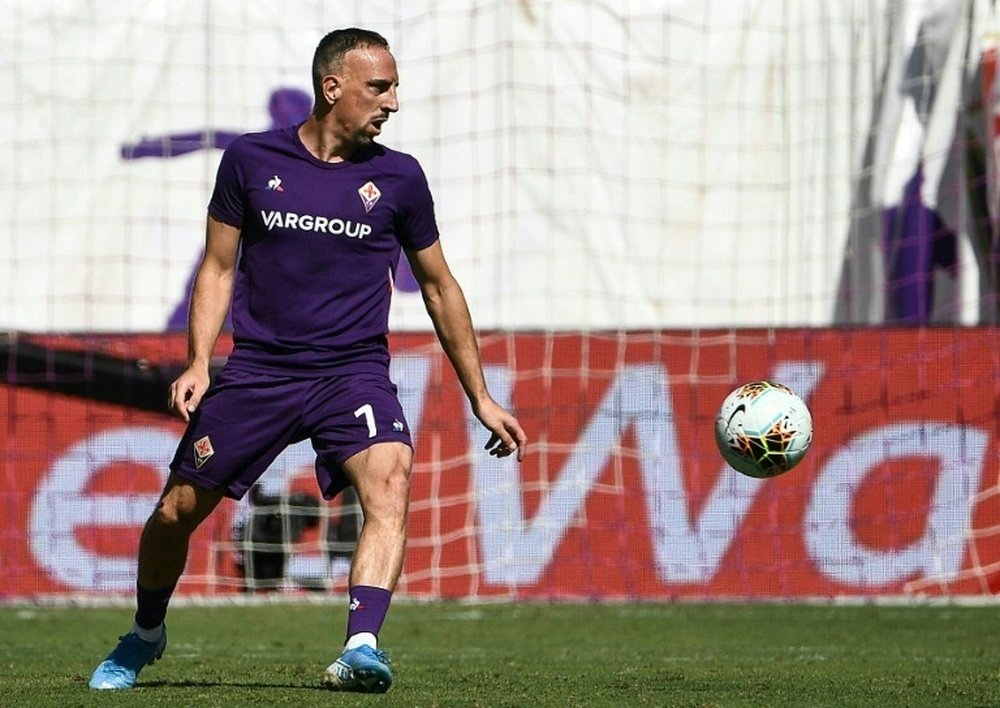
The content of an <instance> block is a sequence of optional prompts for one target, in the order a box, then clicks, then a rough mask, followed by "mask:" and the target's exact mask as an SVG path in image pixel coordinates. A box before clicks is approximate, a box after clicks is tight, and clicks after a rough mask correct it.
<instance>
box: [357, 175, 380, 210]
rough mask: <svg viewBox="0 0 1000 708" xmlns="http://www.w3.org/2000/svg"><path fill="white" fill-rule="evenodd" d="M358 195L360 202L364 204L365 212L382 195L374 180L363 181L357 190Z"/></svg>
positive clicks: (370, 208)
mask: <svg viewBox="0 0 1000 708" xmlns="http://www.w3.org/2000/svg"><path fill="white" fill-rule="evenodd" d="M358 195H359V196H360V197H361V203H362V204H364V205H365V213H366V214H367V213H368V212H370V211H371V210H372V208H373V207H374V206H375V202H377V201H378V200H379V199H380V198H381V197H382V192H380V191H379V189H378V187H376V186H375V183H374V182H365V183H364V184H363V185H361V188H360V189H359V190H358Z"/></svg>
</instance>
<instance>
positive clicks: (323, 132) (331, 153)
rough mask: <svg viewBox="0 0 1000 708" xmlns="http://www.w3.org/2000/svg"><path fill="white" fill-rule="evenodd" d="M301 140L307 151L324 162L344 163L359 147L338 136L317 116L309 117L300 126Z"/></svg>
mask: <svg viewBox="0 0 1000 708" xmlns="http://www.w3.org/2000/svg"><path fill="white" fill-rule="evenodd" d="M299 140H301V141H302V145H303V146H304V147H305V149H306V150H308V151H309V152H310V153H311V154H312V155H313V156H314V157H316V158H317V159H319V160H322V161H323V162H343V161H344V160H347V159H349V158H350V157H351V155H353V154H354V151H355V150H357V149H358V147H359V146H358V145H357V144H356V143H355V142H354V141H351V140H347V139H345V138H343V137H342V136H338V135H337V132H336V131H335V130H334V129H333V128H332V127H331V126H330V125H329V124H327V123H326V122H325V121H322V120H318V119H317V118H316V116H315V115H311V116H309V118H308V119H307V120H306V121H305V122H304V123H303V124H302V125H301V126H299Z"/></svg>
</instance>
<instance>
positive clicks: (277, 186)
mask: <svg viewBox="0 0 1000 708" xmlns="http://www.w3.org/2000/svg"><path fill="white" fill-rule="evenodd" d="M267 189H268V191H269V192H284V191H285V188H284V187H282V186H281V177H279V176H278V175H274V177H272V178H271V179H269V180H268V181H267Z"/></svg>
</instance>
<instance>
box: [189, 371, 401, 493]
mask: <svg viewBox="0 0 1000 708" xmlns="http://www.w3.org/2000/svg"><path fill="white" fill-rule="evenodd" d="M307 438H308V439H309V440H311V441H312V446H313V449H314V450H315V451H316V481H317V482H318V483H319V488H320V490H321V491H322V493H323V496H324V497H325V498H327V499H332V498H333V497H335V496H336V495H337V494H338V493H340V492H341V491H342V490H343V489H344V488H346V487H347V486H349V485H350V481H349V480H348V479H347V476H346V475H345V474H344V472H343V470H342V469H341V465H343V464H344V462H345V461H346V460H347V459H348V458H350V457H351V456H352V455H354V454H356V453H358V452H361V451H362V450H364V449H366V448H368V447H370V446H371V445H374V444H375V443H381V442H401V443H405V444H406V445H409V446H410V447H412V446H413V443H412V442H411V440H410V428H409V426H408V425H407V423H406V418H405V417H404V416H403V409H402V407H401V406H400V404H399V398H398V397H397V396H396V386H395V385H394V384H393V383H392V381H390V380H389V377H388V376H383V375H377V374H350V375H345V376H330V377H326V378H309V379H302V378H291V377H288V376H264V375H261V374H251V373H247V372H245V371H233V370H229V369H224V370H223V371H222V372H221V373H220V374H219V375H218V377H216V380H215V382H214V383H213V384H212V386H211V387H210V388H209V390H208V392H207V393H206V394H205V397H204V398H203V399H202V401H201V405H199V406H198V409H197V410H196V411H195V412H194V413H192V414H191V422H190V423H189V424H188V427H187V430H186V431H185V433H184V436H183V437H182V438H181V442H180V444H179V445H178V446H177V453H176V454H175V455H174V459H173V461H172V462H171V463H170V470H171V471H172V472H175V473H177V474H178V475H179V476H181V477H183V478H184V479H186V480H187V481H189V482H192V483H194V484H196V485H198V486H199V487H202V488H204V489H219V488H224V489H225V493H226V496H228V497H231V498H233V499H239V498H241V497H242V496H243V495H244V494H246V493H247V491H248V490H249V489H250V487H251V486H253V484H254V482H256V481H257V480H258V479H259V478H260V476H261V475H262V474H264V471H265V470H267V468H268V467H269V466H270V464H271V463H272V462H274V459H275V458H276V457H277V456H278V455H279V454H281V452H282V451H283V450H284V449H285V448H286V447H287V446H288V445H291V444H294V443H297V442H300V441H302V440H305V439H307Z"/></svg>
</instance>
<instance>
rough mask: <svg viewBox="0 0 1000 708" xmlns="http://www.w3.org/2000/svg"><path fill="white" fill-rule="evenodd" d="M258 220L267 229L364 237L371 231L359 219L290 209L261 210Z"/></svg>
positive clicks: (370, 228) (369, 227)
mask: <svg viewBox="0 0 1000 708" xmlns="http://www.w3.org/2000/svg"><path fill="white" fill-rule="evenodd" d="M260 220H261V221H263V222H264V226H265V228H267V230H268V231H270V230H272V229H276V228H277V229H297V230H299V231H314V232H316V233H321V234H332V235H334V236H347V237H349V238H359V239H360V238H364V237H365V236H367V235H369V234H370V233H371V232H372V227H371V226H369V225H368V224H362V223H361V222H359V221H351V220H350V219H337V218H331V217H328V216H315V215H313V214H296V213H295V212H292V211H261V212H260Z"/></svg>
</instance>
